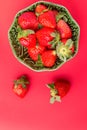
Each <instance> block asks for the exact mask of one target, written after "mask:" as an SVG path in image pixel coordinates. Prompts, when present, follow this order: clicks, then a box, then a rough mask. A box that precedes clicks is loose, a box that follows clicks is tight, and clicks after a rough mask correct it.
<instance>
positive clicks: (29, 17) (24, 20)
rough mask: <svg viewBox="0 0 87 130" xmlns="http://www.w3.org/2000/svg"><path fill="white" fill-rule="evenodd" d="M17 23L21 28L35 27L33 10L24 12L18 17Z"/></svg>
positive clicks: (36, 25)
mask: <svg viewBox="0 0 87 130" xmlns="http://www.w3.org/2000/svg"><path fill="white" fill-rule="evenodd" d="M18 24H19V25H20V26H21V28H22V29H37V27H38V20H37V18H36V16H35V14H34V12H25V13H23V14H21V15H20V16H19V17H18Z"/></svg>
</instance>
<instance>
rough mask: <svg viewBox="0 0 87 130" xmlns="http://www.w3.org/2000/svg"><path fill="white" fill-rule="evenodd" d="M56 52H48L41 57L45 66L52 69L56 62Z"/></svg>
mask: <svg viewBox="0 0 87 130" xmlns="http://www.w3.org/2000/svg"><path fill="white" fill-rule="evenodd" d="M56 58H57V57H56V52H55V51H54V50H46V51H44V52H43V53H42V55H41V60H42V63H43V65H44V66H46V67H52V66H53V65H54V64H55V62H56Z"/></svg>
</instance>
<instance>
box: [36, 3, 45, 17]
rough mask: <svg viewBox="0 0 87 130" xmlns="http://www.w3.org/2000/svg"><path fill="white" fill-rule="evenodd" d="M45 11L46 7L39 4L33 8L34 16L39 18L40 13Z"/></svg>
mask: <svg viewBox="0 0 87 130" xmlns="http://www.w3.org/2000/svg"><path fill="white" fill-rule="evenodd" d="M45 10H47V7H46V6H45V5H43V4H39V5H37V6H36V8H35V14H36V15H37V16H39V15H40V14H41V13H43V12H44V11H45Z"/></svg>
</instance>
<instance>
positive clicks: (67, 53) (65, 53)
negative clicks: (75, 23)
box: [56, 39, 74, 62]
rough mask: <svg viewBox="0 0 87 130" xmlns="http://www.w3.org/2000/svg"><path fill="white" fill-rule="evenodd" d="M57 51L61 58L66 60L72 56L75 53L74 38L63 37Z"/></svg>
mask: <svg viewBox="0 0 87 130" xmlns="http://www.w3.org/2000/svg"><path fill="white" fill-rule="evenodd" d="M56 52H57V56H58V57H59V59H60V60H62V61H64V62H66V60H67V59H68V58H70V57H72V55H73V53H74V42H73V41H72V39H62V40H61V41H60V42H58V45H57V46H56Z"/></svg>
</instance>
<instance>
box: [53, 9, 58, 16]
mask: <svg viewBox="0 0 87 130" xmlns="http://www.w3.org/2000/svg"><path fill="white" fill-rule="evenodd" d="M53 13H54V16H55V18H56V16H57V15H58V14H59V13H58V11H57V10H53Z"/></svg>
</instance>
